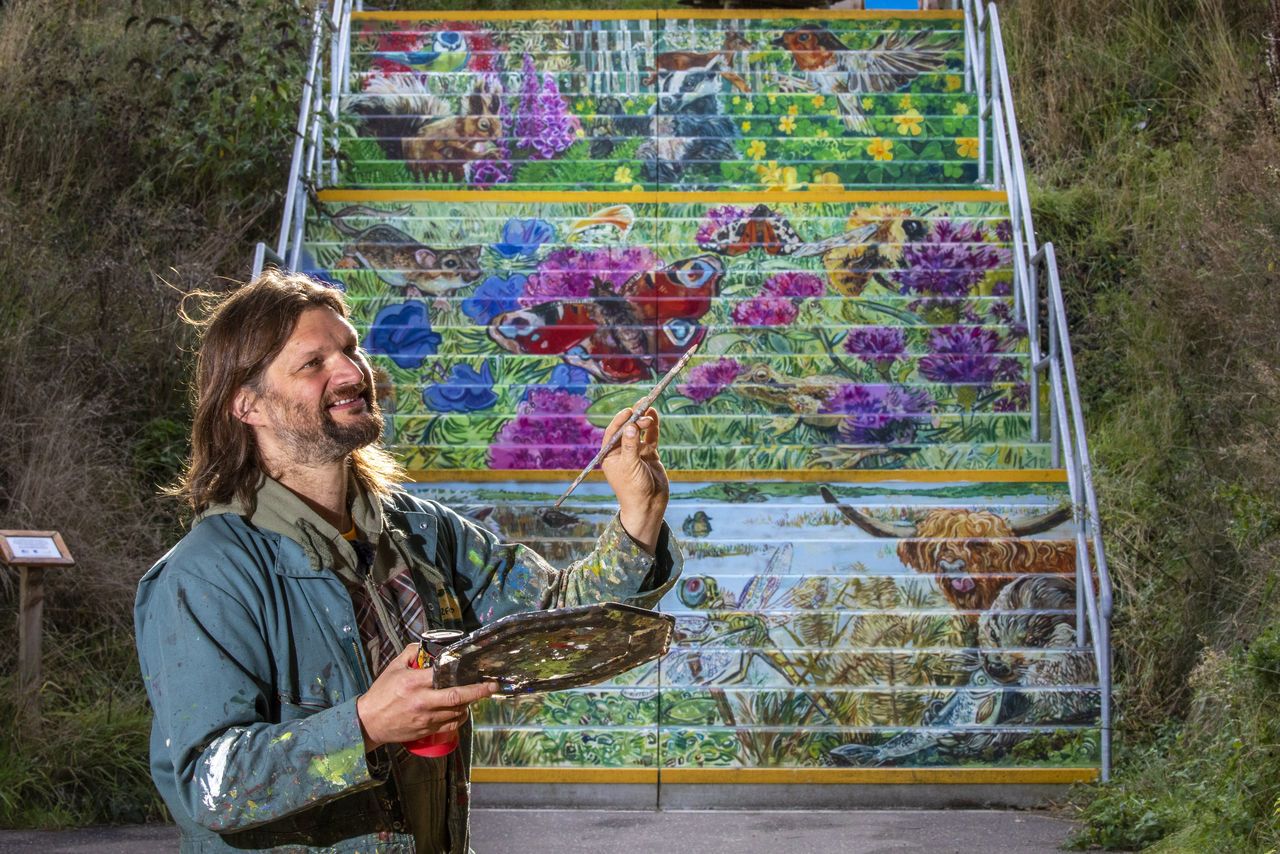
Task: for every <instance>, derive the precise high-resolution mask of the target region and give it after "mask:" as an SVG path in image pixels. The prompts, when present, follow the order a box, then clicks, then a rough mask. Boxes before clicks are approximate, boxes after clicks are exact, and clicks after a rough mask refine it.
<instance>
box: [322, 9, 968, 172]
mask: <svg viewBox="0 0 1280 854" xmlns="http://www.w3.org/2000/svg"><path fill="white" fill-rule="evenodd" d="M802 14H803V13H801V12H797V15H802ZM353 47H354V52H353V56H352V75H351V88H352V92H351V94H350V95H348V96H346V97H345V98H344V99H343V103H342V105H341V107H342V115H343V118H344V119H345V120H346V121H347V123H348V125H349V127H350V128H351V130H350V131H344V133H350V134H352V135H350V136H347V137H345V138H343V139H342V140H341V142H340V145H341V148H342V150H343V153H344V157H343V158H342V159H341V160H340V161H339V164H338V166H339V170H340V173H341V180H342V182H343V183H344V184H345V185H348V186H362V187H369V188H375V187H380V188H396V187H424V188H425V187H465V188H469V189H500V190H501V189H517V188H519V189H530V190H583V189H601V190H632V189H661V188H668V189H669V188H673V187H683V188H715V189H735V188H740V189H746V190H778V189H783V190H803V189H806V188H810V187H813V188H816V189H827V190H830V189H832V188H840V187H844V186H850V185H866V184H876V183H879V184H885V183H905V184H922V185H929V186H972V185H973V183H974V182H975V181H976V179H977V172H978V170H977V157H978V153H979V146H978V122H977V112H978V111H977V106H976V99H975V97H974V96H973V95H972V94H971V93H967V92H966V91H964V83H963V78H964V73H965V66H964V51H963V40H962V36H961V32H960V29H959V28H958V27H957V26H956V25H955V24H952V23H950V22H947V23H946V24H945V25H941V26H940V25H939V22H938V21H931V20H927V19H914V18H907V17H903V18H897V19H894V20H888V21H878V20H866V19H839V18H837V19H831V20H824V21H823V22H822V23H821V24H814V23H812V22H806V21H805V20H804V19H803V18H801V17H797V18H795V19H789V18H754V19H753V18H751V17H749V16H744V18H743V19H741V20H736V21H728V22H725V21H719V20H715V19H712V20H704V21H699V22H698V26H690V22H689V21H681V20H679V19H666V20H654V19H644V18H642V17H636V18H626V17H623V18H621V19H615V20H604V21H589V20H582V21H578V20H571V21H566V22H564V25H563V26H557V27H545V26H540V25H538V23H537V22H534V21H528V20H520V19H515V20H504V21H499V20H492V21H491V20H484V21H474V22H469V21H461V20H430V19H418V20H409V21H403V22H394V21H385V20H371V21H363V22H360V25H359V27H358V28H357V30H356V33H355V37H354V45H353Z"/></svg>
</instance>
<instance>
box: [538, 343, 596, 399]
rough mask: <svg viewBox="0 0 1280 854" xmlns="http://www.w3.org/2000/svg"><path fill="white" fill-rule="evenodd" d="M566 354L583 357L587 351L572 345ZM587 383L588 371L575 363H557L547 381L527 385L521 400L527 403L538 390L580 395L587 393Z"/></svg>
mask: <svg viewBox="0 0 1280 854" xmlns="http://www.w3.org/2000/svg"><path fill="white" fill-rule="evenodd" d="M567 355H570V356H580V357H583V358H585V357H586V355H587V351H586V350H584V349H583V348H582V347H574V348H573V349H571V350H569V352H568V354H567ZM589 385H591V373H590V372H589V371H587V370H585V369H584V368H579V367H578V366H576V365H566V364H559V365H556V367H555V370H553V371H552V372H551V378H550V381H549V382H545V383H535V384H533V385H530V386H527V387H526V388H525V390H524V397H522V398H521V401H523V402H526V403H527V402H528V401H529V400H530V399H531V398H532V397H533V396H534V395H535V394H537V393H538V392H566V393H568V394H573V395H578V396H580V397H581V396H582V395H585V394H586V393H587V386H589Z"/></svg>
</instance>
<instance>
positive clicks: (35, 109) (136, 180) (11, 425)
mask: <svg viewBox="0 0 1280 854" xmlns="http://www.w3.org/2000/svg"><path fill="white" fill-rule="evenodd" d="M299 15H300V13H299V11H298V10H297V9H296V8H295V7H294V5H293V4H291V3H277V2H268V0H221V2H219V3H217V4H203V3H194V2H181V3H177V4H175V3H161V2H152V0H137V2H134V3H133V4H131V5H130V4H126V3H113V2H95V0H90V2H77V0H12V2H9V3H6V4H3V5H0V79H3V80H4V81H5V85H4V86H3V87H0V235H2V236H3V238H2V239H0V412H3V413H4V416H3V422H4V429H3V430H0V527H3V528H45V527H49V528H56V529H58V530H60V531H62V533H63V534H64V536H65V537H66V539H67V542H68V544H69V546H70V547H71V549H72V551H73V553H74V554H75V555H76V556H77V558H78V559H79V565H78V566H77V567H76V568H74V569H71V570H59V571H57V572H54V573H51V574H50V575H51V577H50V581H49V590H48V598H47V600H46V609H45V641H44V649H45V674H44V676H45V683H46V684H45V687H44V709H45V711H44V718H43V720H42V722H41V723H40V725H39V726H38V727H36V726H33V727H29V728H25V729H23V730H21V731H17V732H15V734H14V736H13V737H12V738H11V737H10V736H9V735H8V734H6V736H5V738H4V739H3V740H2V743H0V826H15V825H16V826H49V825H65V824H86V823H93V822H104V821H140V820H143V819H147V818H158V817H160V816H161V815H162V807H161V805H160V803H159V798H158V797H157V795H156V794H155V791H154V789H153V787H152V785H151V781H150V777H149V775H148V772H147V737H148V732H149V729H150V713H149V710H148V709H147V707H146V699H145V695H144V694H143V691H142V683H141V680H140V679H139V675H138V666H137V662H136V658H135V654H134V651H133V633H132V602H133V592H134V589H135V587H136V584H137V579H138V577H139V576H140V575H141V573H142V572H143V571H144V570H145V569H146V567H147V566H149V565H150V564H151V563H152V562H153V561H154V560H155V559H156V558H157V557H158V556H159V555H160V554H161V553H163V551H164V550H165V548H166V547H167V546H168V545H169V544H170V543H172V542H173V541H174V540H175V539H176V536H177V529H178V520H177V519H176V517H175V514H174V512H173V508H171V507H168V506H165V505H163V504H161V502H160V501H159V499H157V498H156V497H155V490H156V486H157V484H159V483H162V482H165V481H167V480H169V479H171V478H172V477H173V475H174V474H175V472H176V470H177V466H178V465H180V461H181V460H182V458H183V457H184V455H185V453H186V449H185V435H186V431H187V427H186V419H187V417H188V416H187V414H186V411H185V393H184V388H183V383H184V380H185V376H186V373H187V369H188V365H187V363H186V361H185V360H184V359H181V358H175V355H176V354H179V353H181V352H182V349H183V346H184V344H185V343H186V332H185V331H184V329H183V328H182V327H181V326H180V324H178V322H177V319H176V311H175V309H176V305H177V302H178V300H179V299H180V297H181V296H182V294H183V293H184V292H185V291H187V290H189V289H191V288H193V287H210V286H213V287H217V285H218V282H219V281H220V277H231V278H243V277H245V276H246V275H247V272H248V269H247V266H248V257H249V248H250V246H251V245H252V243H251V241H253V240H256V239H259V238H261V237H264V236H266V235H267V231H268V229H271V228H274V226H275V222H276V216H277V215H278V211H279V208H280V202H281V198H280V191H281V189H282V188H283V186H284V177H285V175H286V167H287V162H286V160H285V158H286V157H287V156H288V153H289V150H290V142H291V138H292V125H293V122H294V117H295V116H296V110H297V99H298V97H299V89H300V84H299V80H300V69H301V65H302V60H301V58H300V57H302V56H303V55H304V54H303V48H302V44H301V40H302V34H301V33H300V32H299V23H300V19H299ZM13 580H14V578H13V573H8V572H6V573H4V574H3V575H0V615H3V616H2V617H0V636H3V637H5V638H6V639H7V642H6V643H4V644H3V645H0V650H2V651H0V673H3V674H5V675H4V676H3V677H0V719H3V720H4V721H5V722H6V724H7V725H6V731H7V732H14V728H13V724H14V723H15V722H16V720H17V709H16V708H15V705H14V690H13V684H12V683H13V676H12V674H14V673H15V671H16V670H17V662H16V656H17V645H16V643H15V642H14V641H13V639H14V638H15V637H16V633H17V630H16V625H15V616H16V602H17V591H16V587H17V585H16V584H14V583H13Z"/></svg>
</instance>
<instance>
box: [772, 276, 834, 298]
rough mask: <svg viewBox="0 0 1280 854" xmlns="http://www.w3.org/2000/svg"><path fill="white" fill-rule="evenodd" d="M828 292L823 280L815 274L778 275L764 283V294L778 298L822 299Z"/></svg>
mask: <svg viewBox="0 0 1280 854" xmlns="http://www.w3.org/2000/svg"><path fill="white" fill-rule="evenodd" d="M826 291H827V286H826V285H825V284H823V282H822V279H821V278H819V277H818V276H815V275H814V274H813V273H799V272H786V273H776V274H774V275H772V276H770V277H769V278H768V279H767V280H765V283H764V292H765V293H766V294H772V295H773V296H776V297H801V298H802V297H820V296H822V295H823V294H824V293H826Z"/></svg>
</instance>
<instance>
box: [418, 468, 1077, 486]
mask: <svg viewBox="0 0 1280 854" xmlns="http://www.w3.org/2000/svg"><path fill="white" fill-rule="evenodd" d="M407 474H408V478H409V481H410V482H411V483H442V482H443V483H455V482H470V483H497V482H502V481H518V482H522V483H558V484H567V483H568V482H569V481H571V480H573V478H574V477H576V476H577V474H578V472H577V471H571V470H569V469H536V470H534V469H411V470H410V471H408V472H407ZM667 477H668V479H670V480H671V481H673V482H675V483H700V482H702V481H713V482H732V481H739V480H755V481H760V480H776V481H786V482H798V483H872V482H884V481H907V482H910V483H953V482H980V483H1066V482H1067V472H1066V470H1065V469H952V470H947V469H918V470H917V469H906V470H904V469H850V470H846V471H841V470H834V469H833V470H831V471H826V470H821V471H818V470H801V471H772V470H768V469H754V470H746V471H734V470H712V469H707V470H696V471H678V470H677V471H670V470H668V471H667ZM587 480H589V481H603V480H604V474H603V473H602V472H601V471H600V470H599V469H597V470H595V471H593V472H591V474H589V475H587Z"/></svg>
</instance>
